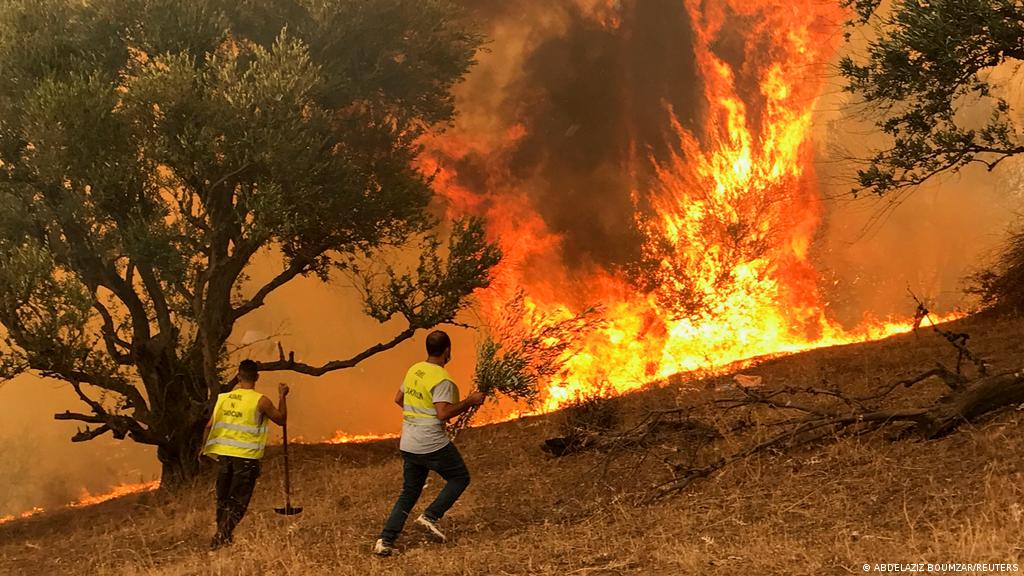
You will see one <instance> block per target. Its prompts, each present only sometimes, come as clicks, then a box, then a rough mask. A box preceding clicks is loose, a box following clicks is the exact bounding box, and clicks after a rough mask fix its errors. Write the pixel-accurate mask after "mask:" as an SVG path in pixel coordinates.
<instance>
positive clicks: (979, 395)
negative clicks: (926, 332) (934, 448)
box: [924, 370, 1024, 438]
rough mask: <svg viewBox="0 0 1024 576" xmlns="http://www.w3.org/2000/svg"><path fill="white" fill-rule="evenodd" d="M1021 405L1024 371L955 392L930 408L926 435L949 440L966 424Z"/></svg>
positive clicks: (927, 415) (1023, 401)
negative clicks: (948, 436)
mask: <svg viewBox="0 0 1024 576" xmlns="http://www.w3.org/2000/svg"><path fill="white" fill-rule="evenodd" d="M1021 403H1024V370H1018V371H1014V372H1005V373H1003V374H996V375H994V376H986V377H984V378H981V379H979V380H976V381H974V382H972V383H971V384H970V385H968V386H967V387H966V388H963V389H962V390H958V391H956V392H952V393H951V394H950V395H949V396H947V397H946V398H945V399H943V400H942V401H941V402H940V403H938V404H936V405H935V406H934V407H933V408H930V409H929V410H928V411H927V412H926V413H925V418H926V419H927V421H928V424H927V425H926V426H924V433H925V435H926V436H927V437H929V438H938V437H940V436H945V435H946V434H949V433H950V432H953V431H954V430H956V428H957V427H958V426H959V425H960V424H961V423H963V422H970V421H972V420H975V419H977V418H980V417H982V416H984V415H985V414H988V413H989V412H992V411H995V410H999V409H1001V408H1006V407H1008V406H1012V405H1015V404H1021Z"/></svg>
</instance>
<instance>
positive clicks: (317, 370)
mask: <svg viewBox="0 0 1024 576" xmlns="http://www.w3.org/2000/svg"><path fill="white" fill-rule="evenodd" d="M417 330H418V328H416V327H413V326H410V327H408V328H406V329H405V330H403V331H401V332H399V333H398V335H396V336H395V337H394V338H392V339H391V340H388V341H387V342H381V343H379V344H375V345H373V346H370V347H369V348H367V349H366V350H363V351H362V352H360V353H359V354H356V355H355V356H352V357H351V358H349V359H347V360H332V361H331V362H327V363H325V364H322V365H320V366H313V365H310V364H305V363H302V362H296V361H295V354H294V352H292V353H290V354H289V355H288V357H287V358H285V356H284V351H283V350H281V349H280V348H279V354H280V357H279V358H278V360H277V361H274V362H257V363H256V364H257V366H259V369H260V371H261V372H274V371H281V370H288V371H291V372H298V373H299V374H308V375H310V376H322V375H324V374H326V373H328V372H333V371H335V370H343V369H345V368H352V367H353V366H355V365H356V364H359V363H360V362H362V361H363V360H366V359H367V358H369V357H371V356H373V355H375V354H379V353H381V352H384V351H386V350H390V349H392V348H394V347H395V346H398V345H399V344H401V343H402V342H405V341H406V340H408V339H409V338H412V337H413V335H414V334H416V331H417Z"/></svg>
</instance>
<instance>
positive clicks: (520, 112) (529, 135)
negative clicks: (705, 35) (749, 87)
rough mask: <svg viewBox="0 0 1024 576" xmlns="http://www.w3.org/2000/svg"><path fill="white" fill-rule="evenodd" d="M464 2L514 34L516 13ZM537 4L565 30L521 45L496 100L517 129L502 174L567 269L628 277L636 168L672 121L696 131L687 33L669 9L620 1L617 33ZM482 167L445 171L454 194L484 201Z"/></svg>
mask: <svg viewBox="0 0 1024 576" xmlns="http://www.w3.org/2000/svg"><path fill="white" fill-rule="evenodd" d="M534 1H540V0H534ZM466 2H467V5H468V7H469V8H470V10H471V12H472V13H473V14H474V16H476V17H477V18H478V19H480V20H482V21H484V22H487V23H488V24H489V25H492V26H499V25H506V26H507V25H514V22H515V21H516V19H517V18H519V17H520V15H521V14H520V11H517V10H512V9H511V7H512V5H513V4H515V5H518V6H520V7H521V3H510V2H496V1H494V0H466ZM544 5H545V6H553V8H552V9H555V8H559V9H562V10H564V12H565V13H566V14H568V23H567V25H566V26H565V28H564V32H563V33H559V34H554V35H550V36H548V37H544V38H540V39H537V41H536V42H534V43H532V44H531V48H530V52H529V54H527V55H526V57H525V58H524V60H523V64H522V70H521V71H519V76H518V80H517V81H516V82H514V83H513V84H512V85H511V86H510V87H509V88H508V89H507V90H506V93H505V94H504V98H503V106H502V110H501V113H502V114H507V115H508V116H509V117H510V118H513V119H515V121H516V122H518V123H519V124H521V125H523V126H524V127H525V129H526V135H525V136H524V137H523V138H522V139H521V140H519V141H518V142H517V145H516V147H515V149H514V150H513V151H512V154H511V157H510V158H509V159H508V160H507V162H508V166H506V167H505V168H506V169H507V170H508V171H509V173H510V175H511V177H512V178H517V179H522V180H523V181H527V180H529V181H530V183H531V184H530V185H529V186H525V187H524V189H525V190H527V191H528V193H529V195H530V198H531V200H532V201H533V205H534V207H535V209H536V210H537V212H538V213H539V214H540V215H541V217H542V218H543V219H544V220H545V222H546V224H547V226H548V227H549V229H550V230H551V231H553V232H555V233H557V234H559V235H561V236H562V238H563V244H562V250H563V254H562V256H563V259H564V262H565V264H566V265H568V266H569V267H580V266H587V265H594V264H596V265H599V266H602V267H605V268H609V269H617V268H627V267H629V266H631V265H632V264H634V263H636V262H638V261H639V259H640V249H641V244H642V236H641V234H640V232H639V231H638V230H637V227H636V223H635V218H634V211H635V210H634V205H633V202H632V200H631V192H632V191H633V190H634V189H638V188H640V189H642V188H643V180H644V179H645V178H647V177H649V175H650V174H649V169H648V170H647V173H645V172H644V169H643V168H642V167H643V166H649V164H648V163H647V162H646V159H647V158H648V157H653V158H654V159H663V158H665V157H666V156H667V155H668V153H669V150H671V149H673V148H674V147H675V146H676V143H675V139H676V137H675V136H674V135H673V134H672V133H671V116H670V115H671V114H672V113H674V114H675V115H676V117H677V118H678V119H679V121H680V122H681V123H682V124H683V126H684V127H686V128H690V129H692V128H693V127H694V126H695V125H696V124H697V122H698V121H699V115H700V112H701V108H702V106H703V102H702V99H701V97H700V94H701V93H702V87H701V85H700V80H699V77H698V74H697V72H696V65H695V62H694V54H693V48H692V43H693V33H692V27H691V25H690V22H689V18H688V15H687V13H686V10H685V8H684V6H683V3H682V2H680V1H678V0H636V1H628V2H622V3H621V5H620V7H619V15H620V18H621V21H620V24H619V25H618V26H608V25H606V24H604V23H602V22H599V21H597V20H596V19H594V18H593V17H591V16H590V15H588V14H586V13H585V11H584V10H582V9H580V8H579V7H577V5H576V4H575V3H573V2H572V1H570V0H557V1H556V2H550V1H545V2H544ZM556 5H557V6H556ZM470 98H472V95H470ZM676 152H678V150H677V151H676ZM638 158H639V159H641V160H643V161H640V162H636V160H637V159H638ZM490 161H491V159H488V158H480V157H474V156H472V155H470V156H467V157H465V158H463V159H462V161H461V163H460V164H459V165H457V166H456V168H457V171H458V174H459V177H460V178H461V179H462V184H464V185H466V186H467V187H469V188H470V189H473V190H479V191H481V192H484V191H485V190H484V189H483V187H484V186H486V182H485V180H486V179H485V178H484V177H483V176H482V175H483V174H484V173H485V172H486V171H487V170H488V169H489V167H488V166H487V165H486V164H487V163H488V162H490ZM637 167H641V168H640V169H639V170H638V169H637Z"/></svg>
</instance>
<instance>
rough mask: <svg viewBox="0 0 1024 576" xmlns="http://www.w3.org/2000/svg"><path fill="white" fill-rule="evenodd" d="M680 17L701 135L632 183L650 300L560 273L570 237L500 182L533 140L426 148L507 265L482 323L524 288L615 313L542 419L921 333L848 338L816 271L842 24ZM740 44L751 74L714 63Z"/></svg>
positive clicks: (785, 13) (629, 287)
mask: <svg viewBox="0 0 1024 576" xmlns="http://www.w3.org/2000/svg"><path fill="white" fill-rule="evenodd" d="M684 5H685V7H686V11H687V13H688V15H689V18H690V21H691V23H692V26H693V28H694V46H693V48H694V53H695V55H696V64H697V69H698V71H699V72H700V74H701V76H702V78H703V86H704V99H705V104H706V108H705V113H704V119H705V122H704V125H703V127H702V129H701V130H700V131H699V133H692V132H690V131H688V130H687V129H686V128H684V127H683V126H682V125H681V123H680V122H678V121H676V120H673V121H672V122H671V125H670V126H669V127H668V128H669V129H670V130H671V132H672V133H674V135H675V138H674V140H675V144H676V146H675V151H674V153H673V154H671V155H670V157H669V158H668V159H667V160H664V159H662V160H660V161H659V160H656V159H654V158H652V157H648V156H646V155H644V154H640V153H634V154H633V159H632V161H631V166H630V167H629V168H628V170H629V172H630V173H631V175H633V182H634V187H635V188H634V191H633V193H632V198H633V204H634V207H635V216H634V218H635V222H636V224H637V227H638V229H639V230H640V231H641V232H642V233H643V235H644V237H645V238H646V241H645V243H644V246H643V253H644V258H645V261H646V263H647V264H648V265H649V266H648V268H649V269H650V270H651V272H650V278H649V279H650V280H653V282H651V284H653V285H654V286H655V287H654V288H653V289H649V290H640V289H638V288H637V287H636V282H635V281H634V280H632V279H630V278H627V277H626V275H625V274H623V273H621V272H613V271H609V270H605V269H602V268H599V267H596V266H592V267H591V268H590V269H588V270H584V271H580V270H579V269H575V270H569V269H567V268H566V267H565V266H564V265H562V263H561V260H560V256H559V248H560V243H561V238H560V237H559V236H558V235H557V234H554V233H552V232H551V231H550V230H549V228H548V227H547V225H546V224H545V222H544V220H543V218H542V217H541V216H540V215H539V214H538V212H537V211H536V210H535V209H534V207H533V206H532V205H531V202H530V200H529V198H528V196H527V195H526V193H525V192H524V191H523V190H519V189H517V188H516V185H515V184H513V183H512V182H514V180H513V179H512V178H510V177H508V175H507V169H506V168H504V167H503V165H504V164H505V163H507V160H508V158H509V157H510V156H511V153H512V151H513V150H514V149H515V145H516V143H517V142H518V141H519V140H520V139H521V138H523V136H524V135H525V130H524V128H523V127H522V126H521V125H519V124H513V125H511V126H510V127H508V128H506V129H505V131H504V133H501V132H495V133H493V134H490V135H487V134H484V135H481V134H479V131H478V130H473V129H472V127H469V126H465V127H461V126H460V125H459V124H458V123H457V125H456V127H455V129H454V130H453V131H451V132H449V133H448V134H445V135H444V136H443V137H435V138H431V139H429V140H427V141H425V145H426V150H427V153H426V155H425V158H424V160H423V165H422V168H423V169H425V170H426V171H427V172H430V173H436V174H437V179H436V181H435V185H436V188H437V190H438V191H439V192H440V194H441V195H443V196H444V197H445V198H446V199H447V202H448V210H449V213H450V215H451V216H458V215H462V214H477V215H482V216H484V217H485V218H486V219H487V221H488V227H489V232H490V233H491V235H492V237H493V238H494V239H495V240H496V241H498V242H499V243H500V245H501V247H502V249H503V251H504V254H505V260H504V261H503V262H502V264H501V265H500V266H499V268H498V269H497V270H496V272H495V276H496V280H495V282H494V284H493V285H492V287H491V288H490V289H488V290H487V291H485V292H483V293H482V294H480V295H479V300H480V313H481V315H482V316H483V318H484V320H485V322H486V321H487V319H489V318H497V317H499V315H500V310H501V309H502V307H503V306H504V304H505V302H506V301H507V299H508V296H509V294H511V293H512V292H513V291H514V290H516V289H518V288H522V289H524V290H525V291H526V294H527V304H528V306H530V307H531V308H536V309H538V310H541V311H544V312H545V313H547V314H549V315H554V316H556V317H562V316H564V317H569V316H570V315H571V310H573V309H579V308H580V306H581V304H590V303H601V304H603V306H604V308H605V310H606V320H607V323H606V324H605V325H604V326H603V327H601V328H599V329H597V330H596V331H595V332H593V333H592V334H591V335H590V337H589V338H588V339H587V340H586V342H585V343H584V345H583V347H582V351H581V352H580V353H578V354H577V355H575V356H574V357H572V358H571V359H570V360H569V363H568V374H567V376H566V377H565V378H562V379H559V380H558V381H555V382H552V383H550V385H549V387H548V389H547V391H546V394H545V400H544V404H543V407H542V410H543V411H548V410H553V409H556V408H558V407H559V406H562V405H564V404H565V403H566V402H569V401H571V400H572V399H573V398H574V397H576V396H577V395H578V394H580V393H588V392H593V391H595V390H598V389H599V388H603V389H608V387H611V388H612V389H614V390H615V391H617V392H620V393H621V392H625V391H627V390H631V389H635V388H638V387H640V386H643V385H644V384H646V383H649V382H651V381H655V380H658V379H663V378H665V377H667V376H670V375H672V374H676V373H679V372H685V371H694V370H714V369H716V368H719V369H721V368H722V367H725V366H729V365H731V364H734V363H735V362H737V361H740V360H742V359H746V358H752V357H759V356H766V355H768V356H771V355H778V354H783V353H792V352H796V351H800V350H806V349H810V348H815V347H821V346H831V345H836V344H844V343H851V342H859V341H866V340H872V339H877V338H883V337H886V336H890V335H892V334H896V333H900V332H907V331H910V330H911V329H912V328H913V322H912V321H911V320H905V321H888V322H879V321H871V320H865V322H864V323H863V324H862V325H861V326H859V327H857V328H856V329H854V330H845V329H843V328H842V327H841V326H840V325H839V324H838V323H836V322H835V321H833V320H832V319H830V318H829V316H828V315H827V313H826V310H827V305H826V303H825V302H824V301H823V299H822V297H821V294H820V292H819V290H818V287H817V282H818V278H819V276H818V274H817V272H816V270H815V269H814V267H813V265H812V264H811V262H810V260H809V252H810V248H811V245H812V241H813V238H814V233H815V231H816V230H817V227H818V224H819V222H820V218H821V215H820V199H819V194H818V191H817V188H816V183H815V179H814V170H813V162H812V154H811V148H810V146H809V134H810V129H811V120H812V113H813V110H814V105H815V102H816V100H817V97H818V95H819V94H820V91H821V88H822V77H823V76H824V72H825V65H826V63H827V62H828V61H829V59H830V58H831V57H832V55H833V54H834V51H835V48H836V41H837V36H838V34H836V28H837V23H839V22H841V20H842V17H843V14H842V11H841V9H840V8H838V7H837V6H836V5H835V4H834V3H828V2H819V1H817V0H722V1H721V2H703V1H701V0H684ZM595 6H605V7H607V6H608V3H603V4H602V3H595ZM604 14H605V15H606V16H607V14H608V13H607V12H604ZM601 21H604V22H606V25H609V26H612V27H617V26H619V22H618V20H617V19H614V18H612V19H609V18H607V17H604V18H602V19H601ZM737 30H738V31H739V32H740V33H741V34H742V37H743V42H744V44H745V45H744V49H743V54H744V58H743V59H742V60H743V63H742V65H737V64H734V63H730V62H727V61H726V60H725V59H723V58H722V57H720V56H718V55H717V54H716V53H715V51H714V47H715V46H716V43H717V42H718V41H719V40H720V39H721V37H722V35H723V33H725V32H730V33H732V32H736V31H737ZM636 148H637V146H636V145H633V146H631V149H633V150H635V149H636ZM470 155H475V156H477V157H478V158H486V159H487V160H488V162H489V163H490V165H489V166H487V170H486V173H487V179H486V181H485V182H484V184H483V186H480V188H485V189H486V190H487V192H486V193H482V192H480V191H479V190H470V189H468V188H467V187H465V186H464V185H463V184H460V181H459V179H458V172H457V170H456V168H455V166H457V165H459V164H458V162H459V161H460V160H462V159H465V158H467V157H468V156H470ZM478 163H479V162H478ZM638 174H653V178H648V179H643V178H641V177H639V176H637V175H638ZM602 385H603V386H602Z"/></svg>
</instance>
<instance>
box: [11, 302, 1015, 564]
mask: <svg viewBox="0 0 1024 576" xmlns="http://www.w3.org/2000/svg"><path fill="white" fill-rule="evenodd" d="M963 328H964V329H966V330H967V331H969V332H971V334H972V336H974V341H973V344H974V347H975V348H976V349H977V351H979V352H980V353H982V354H983V355H985V356H986V357H987V358H988V359H990V360H991V361H992V362H993V363H994V365H995V366H996V368H999V367H1004V368H1005V367H1010V366H1020V365H1022V364H1024V358H1022V355H1021V352H1022V351H1024V339H1022V336H1024V327H1022V326H1020V325H1019V323H1016V322H1010V321H996V320H982V319H971V320H969V321H967V322H965V325H964V327H963ZM949 357H950V353H949V350H948V348H947V346H946V344H945V343H944V342H943V341H941V340H940V339H938V338H937V337H935V336H934V335H932V334H929V333H923V334H921V335H919V336H905V337H899V338H894V339H890V340H888V341H885V342H879V343H871V344H866V345H861V346H853V347H846V348H837V349H830V350H820V351H816V352H811V353H807V354H802V355H798V356H792V357H788V358H782V359H777V360H772V361H770V362H767V363H765V364H762V365H761V366H758V367H755V368H751V369H748V370H747V372H748V373H753V374H758V375H761V376H762V377H764V379H765V385H766V386H772V385H774V384H781V383H788V384H818V383H820V382H821V381H822V379H825V380H827V381H829V382H831V383H841V384H842V386H843V387H844V388H845V389H848V390H850V391H856V390H860V389H866V388H868V387H870V386H872V385H875V384H876V383H878V382H888V381H891V380H893V379H897V378H901V377H905V376H908V375H911V374H913V373H916V372H919V371H921V370H922V369H926V368H928V367H930V366H931V365H932V363H933V362H934V361H935V360H937V359H946V360H948V359H949ZM722 381H724V380H722ZM717 382H719V383H720V382H721V381H717ZM715 383H716V381H714V380H712V381H708V382H702V383H696V384H689V385H685V386H675V387H666V388H660V389H654V390H649V391H646V392H643V393H639V394H635V395H631V396H629V397H625V398H622V399H619V400H616V403H617V404H618V405H619V407H620V409H621V410H622V412H623V414H624V417H626V418H627V419H628V418H636V417H637V415H639V414H642V413H643V411H644V410H645V409H647V408H651V407H655V406H661V407H663V406H666V405H676V404H677V403H686V402H694V401H696V400H699V399H700V398H704V397H707V396H709V395H711V394H713V392H711V391H707V390H702V391H697V392H694V391H692V389H693V388H694V387H696V388H708V387H712V386H713V385H714V384H715ZM686 386H688V388H689V389H687V387H686ZM940 392H941V389H940V388H939V385H938V384H935V385H926V386H922V387H921V388H920V389H914V390H911V391H909V392H907V396H906V397H905V398H903V399H902V401H903V402H907V403H913V402H919V401H922V400H923V399H927V398H932V397H934V396H935V395H937V394H939V393H940ZM558 424H559V420H558V418H557V417H544V418H532V419H524V420H520V421H517V422H509V423H505V424H501V425H496V426H488V427H484V428H479V429H472V430H469V431H467V432H465V433H464V434H463V435H461V436H460V438H459V444H460V447H461V449H462V451H463V454H464V456H465V457H466V460H467V462H468V464H469V466H470V468H471V471H472V472H473V474H474V477H473V484H472V485H471V486H470V488H469V490H468V491H467V493H466V494H465V496H464V497H463V499H462V500H461V501H460V502H459V504H458V505H457V506H456V507H455V508H454V509H453V510H452V512H451V513H450V514H449V515H448V517H446V519H445V520H444V524H445V525H446V526H447V528H448V529H449V530H450V532H451V533H452V534H453V535H454V541H453V542H451V543H449V544H446V545H437V544H431V543H428V542H427V541H426V540H425V539H424V538H423V536H422V535H421V534H420V533H418V532H417V531H416V530H415V529H413V528H412V527H411V526H410V529H409V530H408V531H407V532H406V534H405V535H403V538H402V540H401V541H400V546H401V551H402V553H401V554H400V555H399V556H397V557H395V558H391V559H384V560H382V559H377V558H374V557H372V556H370V554H369V549H370V546H371V544H372V542H373V540H374V539H375V538H376V535H377V532H378V531H379V529H380V526H381V523H382V522H383V519H384V516H385V514H386V513H387V512H388V510H389V508H390V506H391V504H392V502H393V498H394V497H395V496H396V495H397V490H398V489H399V486H400V475H401V464H400V461H399V459H398V457H397V454H396V449H395V441H387V442H380V443H377V444H369V445H340V446H302V447H297V448H296V454H295V460H296V461H297V464H296V484H297V493H296V496H295V498H294V502H295V503H296V504H298V505H302V506H305V512H304V513H303V514H302V515H301V516H298V517H291V518H285V517H279V516H276V515H275V514H274V513H273V511H272V508H273V507H274V506H279V505H281V499H282V497H281V495H280V491H279V490H280V488H279V487H280V485H281V477H280V473H281V470H280V463H279V458H277V457H276V456H275V455H274V454H271V455H270V456H269V457H268V459H267V461H266V464H265V468H264V476H263V478H261V480H260V484H259V486H258V488H257V494H256V496H255V498H254V501H253V504H252V507H251V512H250V514H249V516H247V517H246V519H245V520H244V521H243V522H242V524H241V525H240V527H239V529H238V532H237V543H236V545H235V546H234V547H232V548H230V549H228V550H226V551H222V552H218V553H216V554H214V555H208V554H207V553H206V551H205V545H206V543H207V541H208V539H209V536H210V534H211V531H212V529H213V494H212V479H211V478H206V479H204V480H203V482H201V483H200V484H199V485H198V486H197V487H196V488H195V489H194V490H191V491H188V492H186V493H185V494H182V495H180V496H179V497H177V498H175V499H169V497H167V496H164V495H161V494H148V495H142V496H137V497H129V498H125V499H122V500H120V501H114V502H109V503H106V504H102V505H98V506H95V507H92V508H89V509H82V510H74V511H67V512H60V513H55V514H51V515H48V516H44V517H40V518H34V519H30V520H27V521H21V522H14V523H11V524H8V525H3V526H0V573H4V574H96V575H113V574H118V575H147V576H150V575H152V576H156V575H160V576H182V575H193V574H195V575H200V574H203V575H206V574H210V575H213V574H215V575H236V574H237V575H252V574H281V575H319V574H353V575H360V576H361V575H377V574H380V575H385V574H387V575H399V574H402V575H406V574H408V575H424V576H426V575H434V574H436V575H441V574H444V575H446V576H447V575H453V574H467V575H469V574H472V575H476V574H494V575H503V574H538V575H543V574H551V575H556V574H557V575H558V576H569V575H574V576H611V575H617V574H645V575H646V574H649V575H662V574H663V575H676V574H711V575H732V574H756V575H762V574H763V575H770V574H780V575H781V574H785V575H802V574H806V575H819V574H849V573H854V574H862V573H863V572H862V570H861V565H862V564H863V563H865V562H868V563H876V562H900V563H910V562H922V561H924V562H1011V563H1012V562H1021V560H1022V556H1024V555H1022V550H1024V543H1022V542H1024V537H1022V534H1024V530H1022V529H1024V504H1022V491H1024V482H1022V480H1024V478H1022V474H1024V434H1022V432H1024V413H1022V412H1016V411H1009V412H1006V413H1003V414H1001V415H999V416H996V417H994V418H991V419H989V420H987V421H985V422H981V423H979V424H977V425H974V426H969V427H965V428H964V429H962V430H961V431H960V432H958V433H956V434H954V435H952V436H950V437H947V438H945V439H942V440H938V441H930V442H922V441H915V440H903V441H898V442H894V441H890V440H887V439H886V437H885V436H884V435H882V434H878V435H871V436H864V437H860V438H852V439H842V440H839V441H836V442H834V443H829V444H826V445H823V446H818V447H813V448H802V449H800V450H799V451H797V452H788V453H777V454H771V455H765V456H763V457H760V458H757V459H753V460H750V461H746V462H743V463H740V464H738V465H735V466H732V467H729V468H727V469H725V470H724V471H722V472H721V473H720V474H718V475H715V476H713V477H712V478H710V479H709V480H706V481H702V482H699V483H698V484H696V485H695V486H693V487H692V488H690V489H689V490H688V491H687V492H686V493H684V494H682V495H680V496H678V497H674V498H671V499H669V500H666V501H663V502H660V503H658V504H655V505H651V506H644V507H639V506H636V505H635V504H634V502H636V501H637V499H636V498H635V497H634V496H635V492H636V490H637V489H640V488H643V487H644V485H645V484H647V483H649V482H651V481H653V480H655V479H658V478H659V477H664V471H663V470H660V469H659V466H660V463H658V462H656V461H648V462H646V463H645V464H644V465H643V466H641V467H636V466H634V465H633V464H630V465H629V466H625V467H622V466H619V467H616V466H614V465H613V466H612V467H611V468H610V469H609V471H608V473H607V474H602V473H601V471H602V469H603V468H602V464H603V460H602V455H600V454H596V453H589V454H580V455H576V456H570V457H566V458H562V459H558V460H552V459H551V458H550V457H548V456H547V455H545V454H544V453H543V452H542V451H541V450H540V449H539V444H540V443H541V441H542V440H543V439H544V438H546V437H548V436H552V435H556V434H557V433H558ZM725 444H728V441H726V442H725ZM722 449H727V448H722ZM438 484H439V483H438V481H437V480H434V479H432V480H431V483H430V485H428V489H427V493H426V494H425V496H424V500H426V499H427V498H429V497H431V496H432V495H433V494H434V493H435V492H436V490H437V489H438ZM422 505H423V504H421V506H422ZM1021 563H1024V562H1021Z"/></svg>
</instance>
